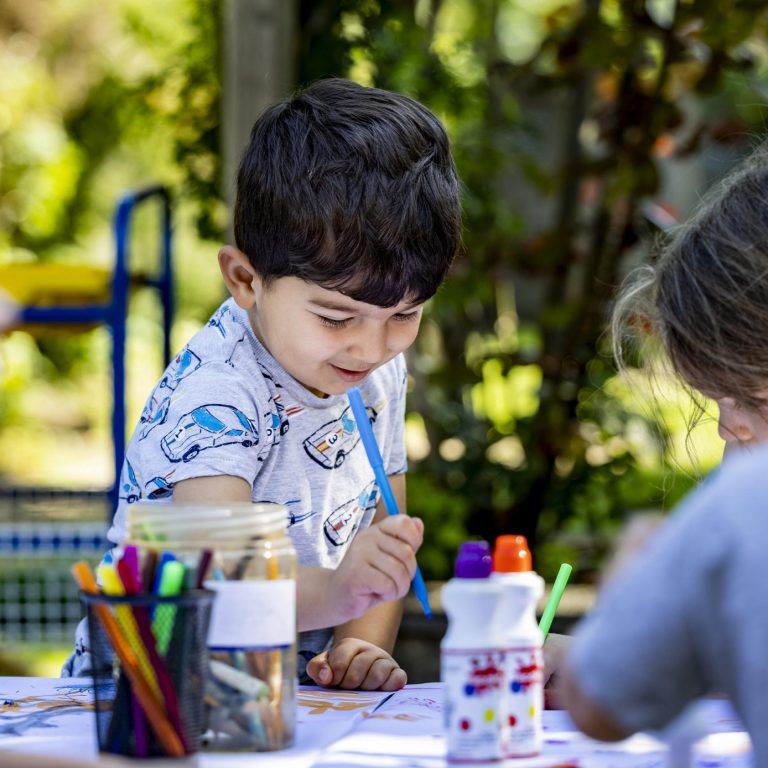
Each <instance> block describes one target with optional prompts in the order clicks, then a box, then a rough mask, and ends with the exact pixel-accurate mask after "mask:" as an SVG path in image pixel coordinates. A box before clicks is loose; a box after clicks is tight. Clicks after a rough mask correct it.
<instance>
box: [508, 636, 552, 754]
mask: <svg viewBox="0 0 768 768" xmlns="http://www.w3.org/2000/svg"><path fill="white" fill-rule="evenodd" d="M543 682H544V659H543V655H542V652H541V647H540V646H538V645H526V646H516V647H514V648H507V649H506V654H505V659H504V685H505V695H504V699H503V715H502V752H503V755H504V757H528V756H531V755H538V754H539V752H541V742H542V721H541V711H542V709H543V708H544V685H543Z"/></svg>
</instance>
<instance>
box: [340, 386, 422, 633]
mask: <svg viewBox="0 0 768 768" xmlns="http://www.w3.org/2000/svg"><path fill="white" fill-rule="evenodd" d="M347 397H348V398H349V404H350V405H351V406H352V413H353V414H354V416H355V422H356V423H357V430H358V432H359V433H360V439H361V440H362V441H363V446H364V447H365V453H366V454H367V456H368V463H369V464H370V465H371V469H372V470H373V474H374V475H375V477H376V483H377V484H378V486H379V491H380V493H381V496H382V498H383V499H384V506H385V507H386V509H387V514H390V515H399V514H400V510H399V509H398V508H397V501H395V494H394V493H392V486H391V485H390V484H389V478H388V477H387V473H386V472H385V471H384V460H383V459H382V458H381V452H380V451H379V446H378V445H377V443H376V438H375V437H374V435H373V429H372V428H371V422H370V420H369V418H368V412H367V411H366V410H365V404H364V403H363V398H362V396H361V395H360V390H359V389H358V388H357V387H352V389H349V390H347ZM412 584H413V591H414V594H415V595H416V597H418V598H419V602H420V603H421V605H422V607H423V608H424V613H425V614H426V615H427V618H428V619H431V618H432V610H431V608H430V607H429V598H428V597H427V587H426V585H425V584H424V579H423V578H422V576H421V571H420V570H419V566H418V565H417V566H416V573H414V574H413V582H412Z"/></svg>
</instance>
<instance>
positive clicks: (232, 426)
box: [160, 403, 259, 461]
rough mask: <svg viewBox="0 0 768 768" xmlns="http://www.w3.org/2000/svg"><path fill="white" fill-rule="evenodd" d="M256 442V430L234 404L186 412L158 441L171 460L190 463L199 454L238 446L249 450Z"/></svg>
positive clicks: (203, 407) (251, 422) (214, 404)
mask: <svg viewBox="0 0 768 768" xmlns="http://www.w3.org/2000/svg"><path fill="white" fill-rule="evenodd" d="M258 442H259V429H258V427H257V426H256V422H255V421H254V420H253V419H249V418H248V417H247V416H246V415H245V414H244V413H243V412H242V411H240V410H238V409H237V408H235V407H234V406H233V405H222V404H221V403H211V404H210V405H202V406H200V407H199V408H195V410H194V411H190V412H189V413H185V414H184V415H183V416H182V417H181V418H180V419H179V420H178V422H177V423H176V426H175V427H174V428H173V430H172V431H171V432H169V433H168V434H167V435H165V437H163V439H162V440H161V441H160V445H161V447H162V449H163V453H164V454H165V455H166V456H167V457H168V458H169V459H170V460H171V461H192V459H194V458H195V456H197V454H198V453H200V451H203V450H205V449H206V448H216V447H217V446H220V445H231V444H232V443H239V444H240V445H242V446H243V447H244V448H250V447H251V446H253V445H256V444H257V443H258Z"/></svg>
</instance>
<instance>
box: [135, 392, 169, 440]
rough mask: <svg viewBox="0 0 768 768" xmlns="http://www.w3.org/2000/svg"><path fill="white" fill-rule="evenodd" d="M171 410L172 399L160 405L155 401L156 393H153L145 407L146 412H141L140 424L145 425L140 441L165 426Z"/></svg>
mask: <svg viewBox="0 0 768 768" xmlns="http://www.w3.org/2000/svg"><path fill="white" fill-rule="evenodd" d="M170 408H171V398H170V397H165V398H163V399H162V400H161V401H160V402H159V403H158V402H157V400H155V393H154V392H153V393H152V396H151V397H150V399H149V400H148V401H147V404H146V405H145V406H144V410H143V411H142V412H141V418H140V419H139V424H142V425H143V426H142V429H141V433H140V435H139V440H144V439H145V438H146V436H147V435H148V434H149V433H150V432H151V431H152V430H153V429H154V428H155V427H159V426H160V425H161V424H165V420H166V419H167V418H168V411H169V410H170Z"/></svg>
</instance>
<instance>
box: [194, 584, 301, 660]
mask: <svg viewBox="0 0 768 768" xmlns="http://www.w3.org/2000/svg"><path fill="white" fill-rule="evenodd" d="M205 588H206V589H211V590H213V591H214V592H216V599H215V600H214V601H213V610H212V611H211V625H210V629H209V630H208V648H210V649H211V650H220V651H228V650H257V649H263V648H278V647H285V646H288V645H292V644H293V643H294V642H295V640H296V582H295V581H294V580H293V579H274V580H271V581H206V582H205Z"/></svg>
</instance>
